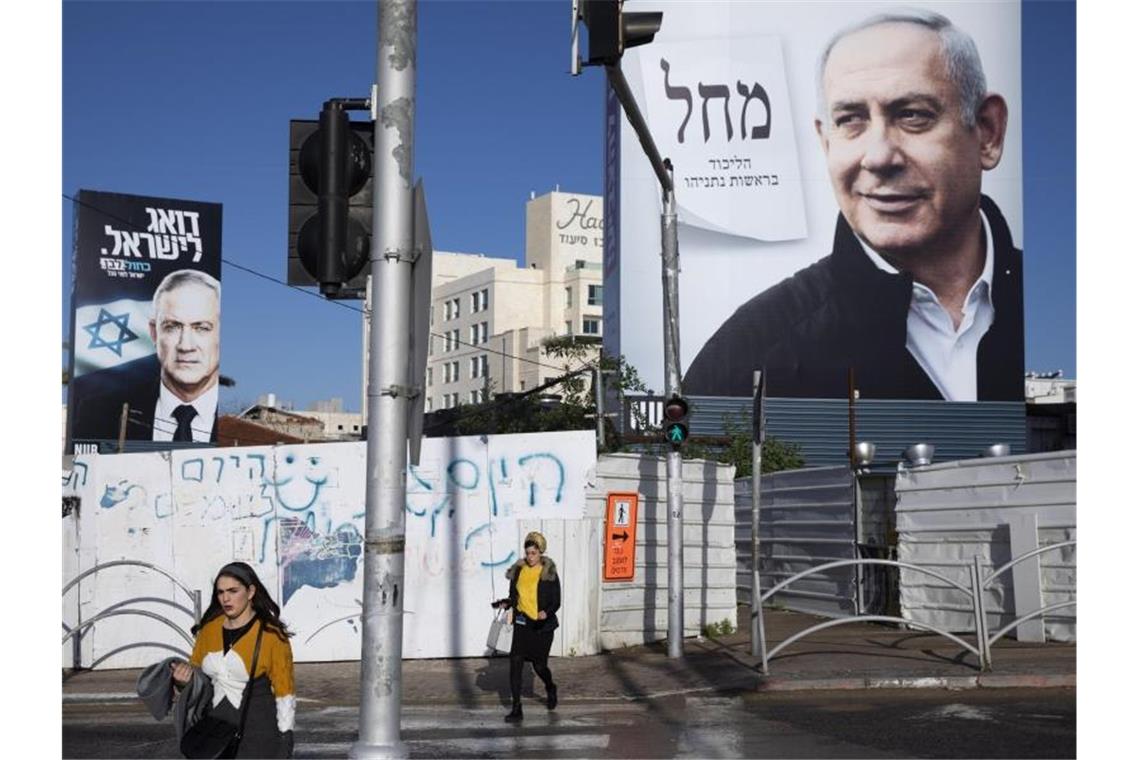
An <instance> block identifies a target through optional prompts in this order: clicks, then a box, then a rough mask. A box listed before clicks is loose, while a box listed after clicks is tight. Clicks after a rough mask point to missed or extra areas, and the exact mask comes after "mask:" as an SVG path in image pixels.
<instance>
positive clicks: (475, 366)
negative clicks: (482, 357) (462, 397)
mask: <svg viewBox="0 0 1140 760" xmlns="http://www.w3.org/2000/svg"><path fill="white" fill-rule="evenodd" d="M471 377H472V379H474V378H476V377H479V357H478V356H472V357H471Z"/></svg>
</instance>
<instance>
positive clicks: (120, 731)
mask: <svg viewBox="0 0 1140 760" xmlns="http://www.w3.org/2000/svg"><path fill="white" fill-rule="evenodd" d="M524 713H525V720H524V722H523V723H522V724H521V725H520V726H518V727H516V726H511V725H508V724H506V723H504V722H503V720H502V716H503V715H504V714H505V709H504V708H501V707H499V706H494V705H486V706H479V707H477V708H474V709H464V708H459V707H453V706H430V705H416V706H407V707H405V708H404V711H403V716H402V738H403V740H404V741H405V743H406V744H407V748H408V752H409V754H410V756H411V757H413V758H443V757H488V758H490V757H542V758H569V757H591V758H594V757H596V758H629V757H652V758H658V757H663V758H664V757H678V758H681V757H684V758H696V757H755V758H774V757H783V758H877V757H883V758H887V757H923V758H925V757H952V758H967V757H969V758H991V757H992V758H1021V757H1039V758H1067V757H1076V693H1075V691H1074V690H1073V689H1022V690H985V689H974V690H969V691H958V692H954V691H941V690H908V691H847V692H806V693H793V694H755V693H747V694H742V695H739V696H724V697H719V696H697V695H687V696H686V695H678V696H672V697H664V698H659V699H654V700H649V701H645V702H626V701H598V700H593V701H573V700H567V701H564V702H563V703H562V704H560V705H559V707H558V709H557V710H556V711H554V712H553V713H548V712H547V711H546V709H545V708H544V707H543V706H542V705H541V704H540V703H539V702H528V703H525V704H524ZM356 720H357V709H356V708H355V707H345V706H322V705H317V704H313V705H307V704H304V703H302V704H301V705H299V707H298V717H297V733H296V743H297V746H296V756H297V757H314V758H315V757H345V756H346V754H347V752H348V749H349V747H350V746H351V744H352V742H353V741H354V740H355V738H356ZM63 757H65V758H110V757H123V758H144V757H145V758H154V757H178V751H177V745H176V744H175V742H174V739H173V728H172V726H171V724H170V722H169V721H166V722H162V723H156V722H155V721H154V720H153V719H152V718H151V717H150V716H149V714H147V713H146V712H145V711H144V710H143V708H142V706H141V705H140V704H139V703H138V702H135V701H120V702H107V703H101V704H77V703H66V704H65V705H64V708H63Z"/></svg>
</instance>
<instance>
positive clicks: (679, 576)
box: [606, 65, 685, 658]
mask: <svg viewBox="0 0 1140 760" xmlns="http://www.w3.org/2000/svg"><path fill="white" fill-rule="evenodd" d="M606 77H607V78H608V79H609V82H610V86H611V87H613V90H614V94H615V95H616V96H617V99H618V102H619V103H621V106H622V110H623V111H625V115H626V118H628V119H629V123H630V126H632V127H633V131H634V132H635V133H636V134H637V139H638V141H640V142H641V147H642V150H644V151H645V155H646V157H648V158H649V163H650V165H651V166H652V167H653V172H654V173H655V174H656V175H657V181H658V182H660V183H661V193H662V210H661V284H662V290H663V293H662V299H661V300H662V309H663V311H664V321H665V326H664V338H665V398H666V399H668V398H669V397H670V396H672V395H674V394H676V395H681V358H680V357H681V349H680V345H681V341H680V331H679V330H678V329H677V327H678V319H679V314H680V308H679V306H678V298H677V277H678V273H679V260H680V252H679V247H678V242H677V204H676V199H675V197H674V195H673V165H672V164H671V163H670V162H669V160H668V159H662V158H661V154H660V152H658V150H657V144H656V143H655V142H654V141H653V135H652V134H651V133H650V131H649V125H648V124H646V123H645V119H644V117H642V115H641V110H640V109H639V108H638V107H637V101H636V100H635V99H634V97H633V92H632V91H631V90H630V89H629V82H627V81H626V78H625V74H623V73H622V70H621V67H620V66H618V65H607V66H606ZM665 477H666V480H665V488H666V503H667V505H668V507H669V521H668V524H667V534H666V540H667V541H668V544H669V630H668V635H667V639H668V649H669V656H670V657H672V658H679V657H681V654H682V644H683V641H684V637H685V597H684V593H685V592H684V547H683V546H682V543H683V540H684V532H683V527H682V514H681V513H682V509H683V507H684V499H683V498H682V493H681V489H682V487H683V485H684V481H683V478H682V473H681V452H680V451H670V452H669V453H668V454H666V456H665Z"/></svg>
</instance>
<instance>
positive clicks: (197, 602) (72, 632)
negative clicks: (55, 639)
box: [60, 559, 202, 668]
mask: <svg viewBox="0 0 1140 760" xmlns="http://www.w3.org/2000/svg"><path fill="white" fill-rule="evenodd" d="M112 567H141V568H144V569H147V570H151V571H153V572H156V573H158V574H159V575H162V576H165V577H166V578H168V579H170V580H171V581H172V582H173V583H174V585H175V586H177V587H178V588H179V589H181V590H182V591H183V592H184V593H185V594H186V595H187V596H188V597H190V600H191V603H192V605H193V607H192V608H188V607H185V606H183V605H181V604H178V603H177V602H173V601H170V600H168V599H160V598H156V597H139V598H136V599H130V600H127V601H123V602H118V603H116V604H112V605H110V606H109V607H107V608H106V609H104V610H103V611H101V612H99V613H97V614H96V615H94V616H92V617H90V618H88V619H87V620H84V621H81V622H80V623H78V624H77V625H75V626H74V627H69V626H68V625H67V624H66V623H64V624H63V630H64V631H65V633H64V636H63V640H62V641H61V642H60V643H61V644H66V643H67V641H68V639H73V640H74V642H75V643H74V654H73V666H74V667H79V666H78V663H79V662H81V659H82V657H81V653H80V642H81V641H82V639H83V636H84V635H85V634H86V632H87V630H88V629H89V628H91V626H92V625H94V624H95V623H97V622H98V621H100V620H106V619H107V618H111V617H117V616H120V615H137V616H141V617H148V618H151V619H153V620H157V621H159V622H160V623H162V624H163V625H165V626H167V627H169V628H171V629H173V630H174V631H176V632H177V633H178V635H179V636H181V637H182V639H183V640H184V641H186V643H187V644H189V645H190V646H191V647H193V646H194V639H193V638H191V637H190V636H189V635H188V634H187V633H186V631H185V630H184V629H183V627H182V626H179V625H178V624H176V623H174V622H173V621H171V620H170V619H169V618H166V617H164V616H162V615H160V614H158V613H156V612H151V611H149V610H136V609H130V608H126V609H124V608H123V607H124V605H127V604H132V603H136V602H155V603H161V604H167V605H170V606H172V607H174V608H175V609H176V610H178V611H180V612H185V613H186V614H187V615H189V616H190V617H191V619H192V620H193V621H194V622H197V621H198V620H199V619H201V617H202V592H201V591H199V590H198V589H192V588H190V587H189V586H187V585H186V584H185V583H183V582H182V580H181V579H180V578H178V577H177V576H175V575H173V574H172V573H170V572H169V571H167V570H165V569H163V568H161V567H159V566H158V565H155V564H152V563H150V562H141V561H139V560H131V559H120V560H113V561H111V562H104V563H102V564H99V565H95V566H94V567H92V568H89V569H87V570H85V571H83V572H82V573H80V574H79V575H77V576H75V577H74V578H73V579H71V581H69V582H68V583H66V584H65V585H64V587H63V593H62V595H63V596H66V595H67V592H68V591H70V590H71V589H73V588H74V587H75V586H76V585H78V584H79V582H80V581H82V580H83V579H84V578H87V577H89V576H92V575H94V574H95V573H97V572H99V571H101V570H106V569H108V568H112ZM144 646H157V647H159V648H162V649H169V650H171V651H174V652H177V653H179V654H185V653H184V652H183V651H182V650H180V649H177V648H176V647H173V646H171V645H169V644H164V643H161V642H136V643H132V644H127V645H125V646H121V647H117V648H115V649H113V650H111V651H110V652H107V653H106V654H104V655H103V656H102V657H100V658H99V659H97V660H95V661H94V662H92V663H91V665H90V666H89V667H92V668H93V667H95V666H96V665H98V664H99V663H100V662H103V661H104V660H106V659H107V658H108V657H110V656H112V655H114V654H118V653H119V652H122V651H125V650H128V649H135V648H138V647H144Z"/></svg>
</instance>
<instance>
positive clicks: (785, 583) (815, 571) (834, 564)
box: [760, 558, 973, 603]
mask: <svg viewBox="0 0 1140 760" xmlns="http://www.w3.org/2000/svg"><path fill="white" fill-rule="evenodd" d="M846 565H888V566H892V567H905V568H907V569H908V570H915V571H917V572H920V573H926V574H927V575H931V576H934V577H935V578H937V579H938V580H940V581H942V582H944V583H947V584H949V585H951V586H953V587H954V588H956V589H958V590H960V591H963V592H965V593H967V594H970V595H971V596H973V592H972V591H970V589H969V588H967V587H966V586H964V585H963V584H961V583H958V582H957V581H953V580H950V579H949V578H947V577H946V576H945V575H942V574H941V573H936V572H934V571H933V570H928V569H927V568H925V567H919V566H918V565H912V564H910V563H908V562H897V561H895V560H891V559H872V558H867V559H845V560H840V561H838V562H828V563H827V564H826V565H817V566H815V567H813V568H810V569H808V570H804V571H803V572H802V573H796V574H795V575H793V576H792V577H791V578H788V579H787V580H786V581H781V582H780V583H777V584H776V585H775V586H773V587H772V588H770V589H768V591H766V592H765V593H764V595H763V596H762V597H760V601H761V603H763V602H765V601H767V600H768V599H769V598H770V597H771V596H772V595H773V594H775V593H776V592H778V591H779V590H780V589H782V588H784V587H785V586H788V585H790V584H792V583H795V582H796V581H798V580H799V579H800V578H806V577H807V576H809V575H818V574H820V573H822V572H823V571H824V570H831V569H834V568H836V567H844V566H846Z"/></svg>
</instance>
